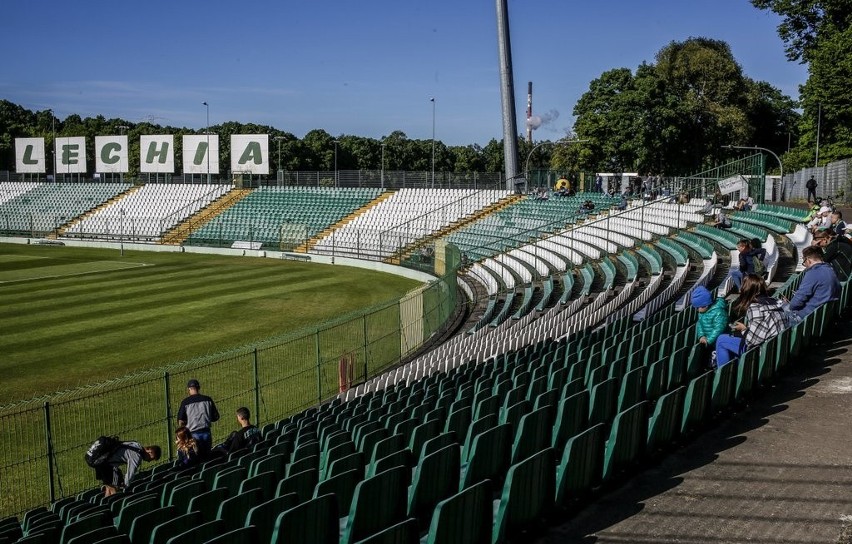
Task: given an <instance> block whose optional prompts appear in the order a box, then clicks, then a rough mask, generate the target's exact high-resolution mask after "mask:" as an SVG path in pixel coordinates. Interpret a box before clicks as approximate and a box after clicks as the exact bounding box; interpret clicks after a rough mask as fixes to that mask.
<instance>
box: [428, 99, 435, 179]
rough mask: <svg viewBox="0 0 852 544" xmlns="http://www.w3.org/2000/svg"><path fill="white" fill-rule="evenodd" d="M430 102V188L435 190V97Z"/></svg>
mask: <svg viewBox="0 0 852 544" xmlns="http://www.w3.org/2000/svg"><path fill="white" fill-rule="evenodd" d="M429 101H430V102H432V188H433V189H434V188H435V97H432V98H430V99H429Z"/></svg>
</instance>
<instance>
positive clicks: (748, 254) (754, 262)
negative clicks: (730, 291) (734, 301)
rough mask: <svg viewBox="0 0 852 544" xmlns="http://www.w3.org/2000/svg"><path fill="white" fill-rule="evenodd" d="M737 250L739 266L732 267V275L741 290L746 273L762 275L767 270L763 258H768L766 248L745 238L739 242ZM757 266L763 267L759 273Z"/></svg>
mask: <svg viewBox="0 0 852 544" xmlns="http://www.w3.org/2000/svg"><path fill="white" fill-rule="evenodd" d="M737 251H739V268H731V271H730V276H731V279H732V280H734V285H735V286H736V288H737V289H738V290H739V289H740V287H741V286H742V283H743V277H744V276H745V275H746V274H757V275H758V276H762V275H763V273H764V272H766V266H765V265H764V264H763V259H765V258H766V250H765V249H763V248H762V247H758V248H754V247H752V244H751V241H750V240H746V239H745V238H743V239H742V240H740V241H739V242H737ZM756 268H760V269H761V271H760V273H759V274H758V272H757V270H756Z"/></svg>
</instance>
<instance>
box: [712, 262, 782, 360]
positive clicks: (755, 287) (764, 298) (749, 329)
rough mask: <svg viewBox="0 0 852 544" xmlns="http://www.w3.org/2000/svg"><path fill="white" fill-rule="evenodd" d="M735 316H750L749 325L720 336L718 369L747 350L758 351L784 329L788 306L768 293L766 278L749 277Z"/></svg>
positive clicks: (735, 325) (734, 326)
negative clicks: (764, 343) (785, 306)
mask: <svg viewBox="0 0 852 544" xmlns="http://www.w3.org/2000/svg"><path fill="white" fill-rule="evenodd" d="M733 310H734V315H743V314H745V316H746V323H748V324H747V325H746V324H745V323H743V322H742V321H736V322H734V323H733V324H731V326H730V327H731V329H732V332H731V334H720V335H719V338H717V339H716V366H717V367H722V366H725V365H726V364H728V363H730V362H731V361H735V360H736V359H737V358H738V357H739V356H740V355H741V354H742V353H744V352H745V351H746V350H748V349H751V348H754V347H757V346H759V345H760V344H762V343H763V342H766V341H767V340H769V339H770V338H772V337H774V336H776V335H777V334H779V333H780V332H781V331H783V330H784V326H785V321H784V307H783V302H782V301H781V300H779V299H776V298H772V297H770V296H769V294H768V293H767V291H766V283H765V282H764V281H763V278H761V277H760V276H757V275H755V274H747V275H746V276H745V277H744V278H743V285H742V292H741V294H740V296H739V298H737V300H736V301H735V302H734V305H733Z"/></svg>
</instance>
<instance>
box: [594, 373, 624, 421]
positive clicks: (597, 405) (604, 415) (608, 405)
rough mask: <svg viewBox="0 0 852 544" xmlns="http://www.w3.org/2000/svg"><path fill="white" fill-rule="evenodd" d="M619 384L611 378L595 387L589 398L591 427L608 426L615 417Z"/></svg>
mask: <svg viewBox="0 0 852 544" xmlns="http://www.w3.org/2000/svg"><path fill="white" fill-rule="evenodd" d="M618 391H619V384H618V380H616V379H615V378H609V379H606V380H604V381H602V382H601V383H599V384H597V385H595V386H594V387H592V389H591V395H590V397H589V425H597V424H598V423H606V424H608V423H609V422H610V421H611V420H612V418H613V417H614V416H615V413H616V407H617V403H618Z"/></svg>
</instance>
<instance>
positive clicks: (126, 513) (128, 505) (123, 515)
mask: <svg viewBox="0 0 852 544" xmlns="http://www.w3.org/2000/svg"><path fill="white" fill-rule="evenodd" d="M159 507H160V498H159V497H158V496H157V495H153V494H152V495H147V496H145V497H142V498H140V499H139V500H135V501H132V500H131V501H127V502H125V503H124V504H123V505H122V507H121V511H120V512H119V514H118V516H117V517H116V518H115V526H116V527H118V532H119V533H124V534H130V527H131V525H133V520H135V519H136V518H137V517H138V516H141V515H142V514H145V513H147V512H150V511H152V510H154V509H156V508H159Z"/></svg>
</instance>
